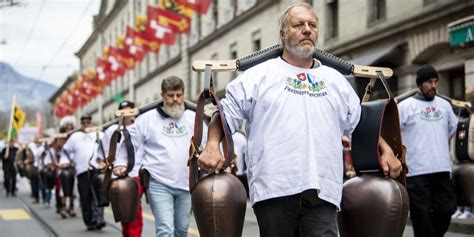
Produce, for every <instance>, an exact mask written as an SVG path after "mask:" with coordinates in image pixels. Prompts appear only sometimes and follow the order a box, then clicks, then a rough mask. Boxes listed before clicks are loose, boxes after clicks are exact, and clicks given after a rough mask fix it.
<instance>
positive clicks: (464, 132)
mask: <svg viewBox="0 0 474 237" xmlns="http://www.w3.org/2000/svg"><path fill="white" fill-rule="evenodd" d="M465 137H466V131H464V130H462V131H459V133H458V138H459V140H462V139H464V138H465Z"/></svg>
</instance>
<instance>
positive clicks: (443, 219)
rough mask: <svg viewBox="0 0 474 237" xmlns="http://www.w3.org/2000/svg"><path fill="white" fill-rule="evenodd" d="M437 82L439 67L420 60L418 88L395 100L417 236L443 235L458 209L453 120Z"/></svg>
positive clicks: (411, 211) (412, 217)
mask: <svg viewBox="0 0 474 237" xmlns="http://www.w3.org/2000/svg"><path fill="white" fill-rule="evenodd" d="M438 82H439V76H438V71H436V69H435V68H434V67H433V66H431V65H423V66H422V67H420V68H419V69H418V70H417V72H416V85H417V86H418V92H417V93H416V94H415V95H413V96H412V97H409V98H407V99H405V100H403V101H401V102H399V104H398V111H399V113H400V129H401V131H402V139H403V141H404V143H405V145H406V148H407V156H406V159H407V164H408V170H409V171H410V172H408V174H407V190H408V195H409V196H410V218H411V222H412V224H413V232H414V233H415V237H419V236H444V234H445V233H446V231H448V227H449V223H450V222H451V215H452V214H453V213H454V211H455V209H456V195H455V191H454V190H455V189H454V186H453V184H452V182H451V176H450V172H451V168H452V167H451V157H450V154H449V139H450V137H451V136H452V135H453V134H454V133H455V132H456V128H457V119H456V115H455V114H454V112H453V109H452V107H451V105H450V104H449V102H448V101H446V100H444V99H442V98H440V97H438V96H436V92H437V90H438Z"/></svg>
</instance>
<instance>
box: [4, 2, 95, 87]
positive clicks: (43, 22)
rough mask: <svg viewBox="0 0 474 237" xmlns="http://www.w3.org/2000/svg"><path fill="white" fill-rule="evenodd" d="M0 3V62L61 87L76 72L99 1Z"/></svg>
mask: <svg viewBox="0 0 474 237" xmlns="http://www.w3.org/2000/svg"><path fill="white" fill-rule="evenodd" d="M15 2H18V3H19V6H13V7H5V0H0V62H4V63H7V64H9V65H10V66H12V67H13V68H14V69H15V70H16V71H18V72H19V73H21V74H23V75H26V76H28V77H31V78H34V79H38V80H41V81H46V82H49V83H51V84H54V85H56V86H60V85H62V83H63V82H64V81H65V80H66V78H67V76H69V75H71V74H72V73H73V72H74V71H78V70H79V60H78V59H77V57H76V56H75V55H74V53H75V52H77V51H78V50H79V49H80V48H81V46H82V45H83V44H84V42H85V41H86V40H87V38H88V37H89V36H90V34H91V33H92V16H93V15H96V14H97V13H98V12H99V5H100V0H15Z"/></svg>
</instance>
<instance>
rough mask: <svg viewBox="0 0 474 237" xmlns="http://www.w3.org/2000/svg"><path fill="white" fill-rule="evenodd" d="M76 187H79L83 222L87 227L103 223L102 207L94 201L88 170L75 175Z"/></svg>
mask: <svg viewBox="0 0 474 237" xmlns="http://www.w3.org/2000/svg"><path fill="white" fill-rule="evenodd" d="M92 172H93V171H92ZM91 177H92V174H91ZM77 187H78V189H79V200H80V203H81V212H82V220H83V221H84V224H86V226H87V227H93V226H95V225H97V224H98V223H103V222H104V208H102V207H98V206H97V203H95V200H94V198H93V196H92V186H91V182H90V179H89V174H88V172H83V173H81V174H79V175H78V176H77Z"/></svg>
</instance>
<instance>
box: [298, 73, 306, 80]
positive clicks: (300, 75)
mask: <svg viewBox="0 0 474 237" xmlns="http://www.w3.org/2000/svg"><path fill="white" fill-rule="evenodd" d="M296 77H298V80H300V81H306V74H304V73H300V74H298V75H296Z"/></svg>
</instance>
